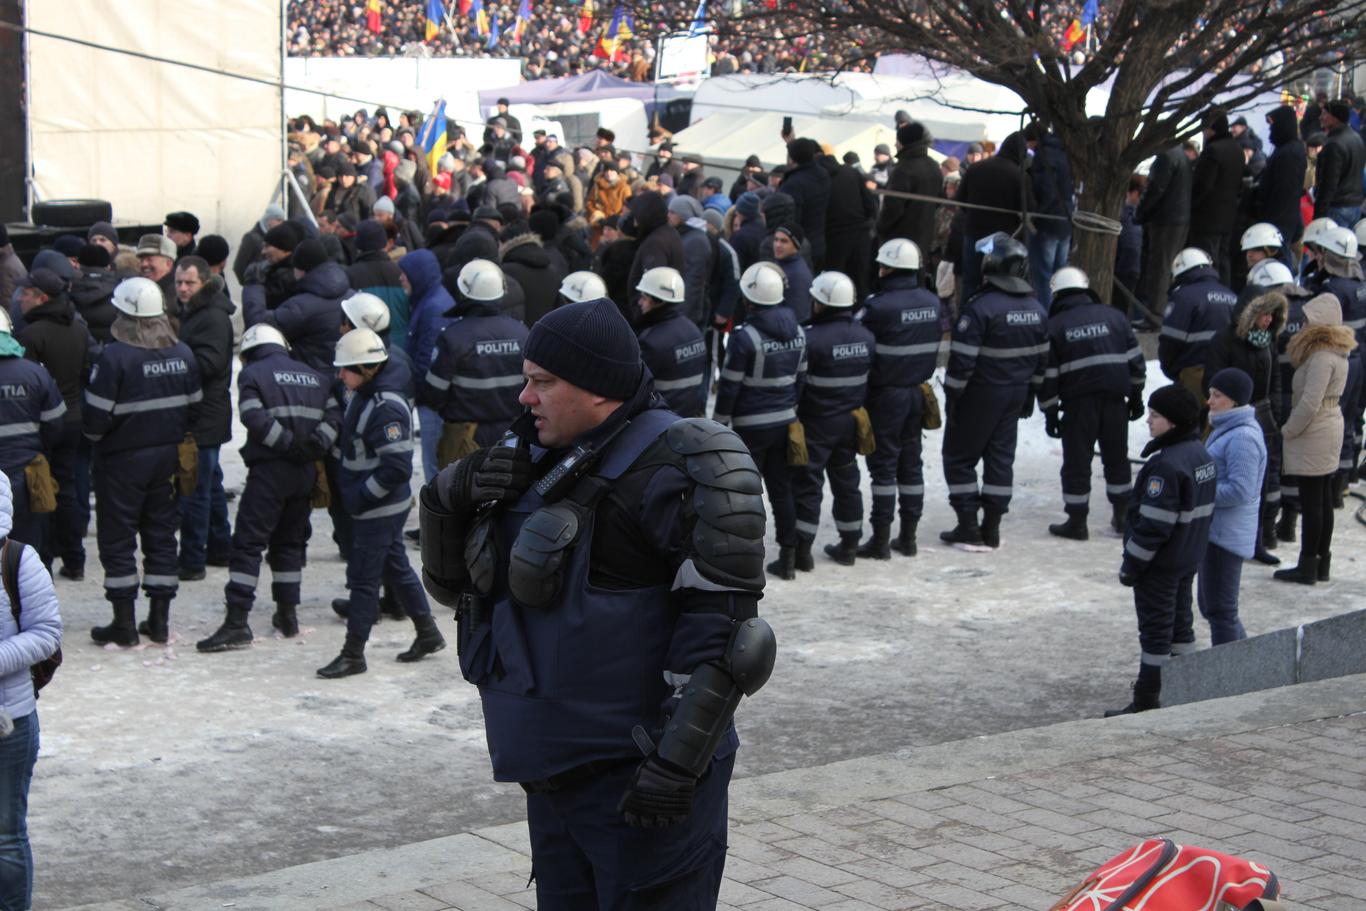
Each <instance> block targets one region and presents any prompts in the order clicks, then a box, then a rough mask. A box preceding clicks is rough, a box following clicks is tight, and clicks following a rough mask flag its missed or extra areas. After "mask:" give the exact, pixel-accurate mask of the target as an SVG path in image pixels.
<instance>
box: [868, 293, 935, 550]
mask: <svg viewBox="0 0 1366 911" xmlns="http://www.w3.org/2000/svg"><path fill="white" fill-rule="evenodd" d="M942 312H943V311H942V306H941V304H940V302H939V298H938V296H937V295H935V294H934V292H932V291H930V290H929V289H928V288H922V287H921V286H920V282H919V280H918V279H917V278H916V277H915V276H914V275H888V276H886V277H885V278H883V279H882V290H881V291H880V292H878V293H877V294H874V295H872V296H870V297H869V298H868V300H867V301H866V302H865V303H864V305H863V310H862V311H861V312H860V319H861V320H862V322H863V325H864V326H866V327H868V329H869V330H871V331H872V333H873V338H874V339H875V340H876V345H875V347H874V349H873V367H872V371H871V372H870V373H869V374H868V396H867V399H868V401H867V404H868V417H869V418H870V419H871V420H872V422H873V437H874V440H875V441H876V443H877V448H876V449H875V450H874V451H873V452H872V454H871V455H869V456H868V457H867V461H868V474H869V475H871V476H872V479H873V512H872V522H873V527H874V528H877V527H879V526H887V525H891V524H892V512H893V509H894V507H896V506H897V505H898V504H899V505H900V512H901V519H902V521H903V522H904V521H907V520H918V519H919V518H920V514H921V512H923V511H924V504H925V474H924V469H923V466H922V463H921V458H920V450H921V433H922V430H921V426H922V421H923V420H924V415H925V397H924V395H923V394H922V393H921V391H920V384H921V383H924V382H926V381H928V380H929V378H930V376H931V375H933V373H934V368H935V367H936V366H937V365H938V361H939V352H940V349H941V348H943V347H944V330H943V327H942V324H941V323H940V319H941V318H942Z"/></svg>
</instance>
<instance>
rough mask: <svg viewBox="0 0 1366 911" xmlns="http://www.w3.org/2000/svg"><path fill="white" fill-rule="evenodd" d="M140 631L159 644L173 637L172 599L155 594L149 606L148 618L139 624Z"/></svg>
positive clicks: (163, 643)
mask: <svg viewBox="0 0 1366 911" xmlns="http://www.w3.org/2000/svg"><path fill="white" fill-rule="evenodd" d="M138 632H140V633H142V634H143V635H144V636H146V637H147V638H148V639H151V640H152V641H153V642H156V643H157V644H159V645H165V644H166V640H167V639H169V638H171V599H170V598H168V597H166V596H165V595H153V596H152V603H151V604H150V605H148V607H147V619H146V620H144V621H142V622H141V623H139V624H138Z"/></svg>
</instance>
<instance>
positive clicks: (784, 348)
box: [712, 306, 806, 430]
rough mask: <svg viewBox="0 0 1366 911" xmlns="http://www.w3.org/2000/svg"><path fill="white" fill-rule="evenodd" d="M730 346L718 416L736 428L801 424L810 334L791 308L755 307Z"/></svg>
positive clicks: (718, 403)
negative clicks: (800, 384)
mask: <svg viewBox="0 0 1366 911" xmlns="http://www.w3.org/2000/svg"><path fill="white" fill-rule="evenodd" d="M750 313H751V316H750V319H749V321H748V322H746V323H744V324H742V325H739V326H736V327H735V331H734V332H732V333H731V334H730V342H729V344H727V345H726V365H725V367H724V368H722V370H721V382H720V385H719V386H718V387H717V391H716V409H715V413H714V414H713V415H712V416H713V417H714V418H715V419H716V420H717V421H719V422H721V423H722V424H730V426H732V427H734V428H735V429H736V430H762V429H764V428H768V427H785V426H787V425H788V424H791V423H792V422H793V421H795V420H797V378H798V376H800V375H801V374H802V373H805V372H806V335H805V333H803V332H802V327H801V326H799V325H797V317H795V316H793V314H792V310H791V309H790V308H788V307H783V306H777V307H753V308H752V309H751V311H750Z"/></svg>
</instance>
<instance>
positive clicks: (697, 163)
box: [674, 152, 707, 197]
mask: <svg viewBox="0 0 1366 911" xmlns="http://www.w3.org/2000/svg"><path fill="white" fill-rule="evenodd" d="M706 179H707V172H706V170H705V169H704V167H703V164H702V156H701V155H699V154H697V153H696V152H686V153H684V155H683V173H682V174H681V175H679V176H676V177H674V192H675V193H677V194H678V195H679V196H693V197H697V196H700V195H701V190H702V181H704V180H706Z"/></svg>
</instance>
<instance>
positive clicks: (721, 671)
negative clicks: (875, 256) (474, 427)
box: [421, 299, 775, 911]
mask: <svg viewBox="0 0 1366 911" xmlns="http://www.w3.org/2000/svg"><path fill="white" fill-rule="evenodd" d="M770 306H771V305H770ZM525 354H526V361H525V364H524V368H523V369H524V372H525V374H526V377H527V384H526V388H525V389H524V390H523V392H522V403H523V404H524V405H525V406H526V407H527V408H528V410H529V413H527V414H526V415H524V416H523V417H521V418H519V419H518V420H517V422H516V423H514V425H513V434H514V436H513V438H512V439H510V440H509V441H508V443H507V444H506V445H499V446H494V447H491V448H487V449H481V450H479V451H478V452H475V453H474V454H472V455H469V456H467V457H465V458H464V459H461V460H460V461H458V462H456V463H455V464H453V465H449V466H447V467H446V468H445V469H443V470H442V472H441V474H440V475H439V476H438V478H437V480H436V481H435V482H433V483H432V484H429V485H427V486H426V487H425V488H424V489H423V491H422V495H421V497H422V547H423V576H424V579H425V581H426V583H427V586H428V588H429V589H430V591H431V592H432V594H433V595H434V596H435V597H436V598H437V599H438V600H440V601H441V602H442V603H444V604H449V605H453V606H458V613H457V616H458V618H459V623H460V632H459V636H460V643H461V648H460V668H461V672H462V674H463V675H464V677H465V679H466V680H469V681H470V682H471V683H474V684H476V685H477V686H478V687H479V693H480V697H481V700H482V703H483V713H484V723H485V729H486V733H487V736H488V744H489V754H490V758H491V759H492V763H493V774H494V778H496V779H497V780H499V781H515V782H519V783H520V784H521V785H522V787H523V789H524V790H525V791H526V792H527V795H528V796H527V822H528V826H529V828H530V835H531V839H530V840H531V852H532V865H533V867H534V869H535V880H536V904H537V907H538V908H540V909H542V911H563V909H579V908H623V907H636V906H638V905H640V904H642V903H648V904H650V906H651V907H659V908H677V909H702V908H712V907H714V906H715V904H716V900H717V892H718V889H719V887H720V883H721V873H722V868H723V866H724V863H725V844H726V793H727V788H728V785H729V780H730V774H731V769H732V767H733V765H734V762H735V751H736V747H737V743H738V741H737V739H736V736H735V731H734V727H733V725H732V723H731V720H732V716H733V714H734V711H735V708H736V705H737V703H738V702H739V701H740V697H741V695H742V694H749V695H752V694H753V693H754V692H756V691H757V690H758V689H759V688H760V687H761V686H763V684H764V683H765V681H766V680H767V678H768V673H769V669H770V668H771V667H772V663H773V655H774V649H775V644H774V640H773V635H772V632H771V630H769V628H768V625H767V624H766V623H764V621H763V620H761V619H759V618H758V617H757V616H756V612H757V603H758V599H759V597H760V595H761V594H762V590H763V585H764V569H763V537H764V509H763V502H762V500H761V499H760V492H761V487H760V479H759V474H758V472H757V470H756V469H755V467H754V463H753V462H752V461H751V460H750V458H749V455H748V453H747V452H746V447H745V444H744V443H743V441H741V440H740V439H739V438H738V437H737V436H736V434H735V433H733V432H731V431H729V430H727V429H725V428H723V427H720V426H718V425H716V424H715V423H713V422H710V421H706V420H702V419H696V418H695V419H680V418H679V417H678V416H677V415H675V414H673V413H671V412H669V411H667V410H665V409H663V408H661V407H659V404H658V403H659V399H658V398H657V397H654V396H653V384H652V382H651V380H650V377H649V374H648V372H646V371H645V370H644V369H643V367H642V364H641V360H640V355H639V348H638V345H637V341H636V337H635V335H634V334H633V333H632V332H631V328H630V326H629V325H628V324H627V322H626V320H625V319H624V318H623V317H622V316H621V313H620V311H619V310H618V309H617V308H616V306H615V305H614V304H613V303H612V302H611V301H610V300H605V299H600V300H594V301H588V302H585V303H578V304H569V305H566V306H564V307H560V308H558V309H556V310H552V311H551V312H550V313H548V314H546V315H545V316H543V317H542V318H541V319H540V320H539V321H537V323H536V324H535V325H534V326H532V328H531V333H530V336H529V337H528V339H527V343H526V351H525ZM467 558H468V559H467ZM666 719H667V720H668V721H669V723H668V724H667V727H666V724H665V722H666ZM642 752H643V753H644V754H645V757H644V759H643V760H642Z"/></svg>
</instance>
